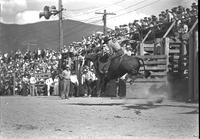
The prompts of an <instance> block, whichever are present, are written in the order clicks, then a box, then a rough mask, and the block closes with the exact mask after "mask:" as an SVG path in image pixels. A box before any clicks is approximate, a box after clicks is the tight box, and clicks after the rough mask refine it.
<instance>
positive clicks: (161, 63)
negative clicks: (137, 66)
mask: <svg viewBox="0 0 200 139" xmlns="http://www.w3.org/2000/svg"><path fill="white" fill-rule="evenodd" d="M144 64H145V65H166V64H167V61H166V60H162V61H144Z"/></svg>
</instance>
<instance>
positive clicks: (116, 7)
mask: <svg viewBox="0 0 200 139" xmlns="http://www.w3.org/2000/svg"><path fill="white" fill-rule="evenodd" d="M62 2H63V7H64V8H65V10H64V11H63V17H64V19H72V20H77V21H82V22H85V23H91V24H97V25H103V22H102V15H101V14H95V12H101V13H102V12H103V11H104V10H106V11H107V12H108V13H115V14H116V15H108V16H107V26H108V27H109V28H114V27H115V26H119V25H123V24H128V23H129V22H133V21H134V20H135V19H141V18H143V17H145V16H147V17H148V16H151V15H156V16H157V15H158V14H159V13H160V12H161V11H163V10H166V9H171V8H173V7H175V6H178V5H182V6H184V7H190V6H191V4H192V2H197V0H62ZM46 5H47V6H52V5H55V6H56V7H57V8H58V0H0V22H3V23H7V24H29V23H36V22H41V21H50V20H58V16H52V17H51V18H50V19H49V20H46V19H45V18H44V17H43V18H39V13H40V12H41V11H42V10H43V7H44V6H46Z"/></svg>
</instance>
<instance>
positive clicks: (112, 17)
mask: <svg viewBox="0 0 200 139" xmlns="http://www.w3.org/2000/svg"><path fill="white" fill-rule="evenodd" d="M158 1H160V0H156V1H154V2H151V3H149V4H147V5H144V6H142V7H139V8H137V9H135V10H132V11H129V12H126V13H122V14H119V15H117V16H114V17H111V18H110V19H112V18H117V17H119V16H122V15H125V14H129V13H132V12H135V11H137V10H140V9H143V8H145V7H148V6H150V5H153V4H154V3H156V2H158Z"/></svg>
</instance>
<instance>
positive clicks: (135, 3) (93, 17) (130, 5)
mask: <svg viewBox="0 0 200 139" xmlns="http://www.w3.org/2000/svg"><path fill="white" fill-rule="evenodd" d="M123 1H125V0H121V1H119V2H116V3H114V4H118V3H121V2H123ZM146 1H147V0H146ZM143 2H145V0H143V1H140V2H137V3H135V4H133V5H130V6H128V7H125V8H123V9H121V10H117V11H114V12H119V11H122V10H125V9H128V8H131V7H135V6H137V5H139V4H141V3H143ZM96 18H99V16H97V17H91V18H89V19H85V20H81V21H80V22H87V21H88V20H92V19H96ZM99 22H100V21H99ZM95 23H96V21H95Z"/></svg>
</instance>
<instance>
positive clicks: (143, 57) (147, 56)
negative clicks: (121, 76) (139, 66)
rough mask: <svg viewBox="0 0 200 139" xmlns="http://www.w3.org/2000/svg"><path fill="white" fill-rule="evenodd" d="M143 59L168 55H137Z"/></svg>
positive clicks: (162, 57) (161, 57)
mask: <svg viewBox="0 0 200 139" xmlns="http://www.w3.org/2000/svg"><path fill="white" fill-rule="evenodd" d="M137 57H139V58H142V59H166V57H167V56H166V55H145V56H137Z"/></svg>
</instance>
